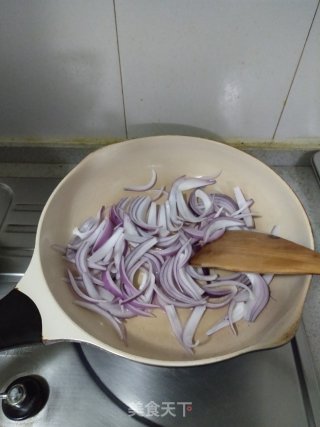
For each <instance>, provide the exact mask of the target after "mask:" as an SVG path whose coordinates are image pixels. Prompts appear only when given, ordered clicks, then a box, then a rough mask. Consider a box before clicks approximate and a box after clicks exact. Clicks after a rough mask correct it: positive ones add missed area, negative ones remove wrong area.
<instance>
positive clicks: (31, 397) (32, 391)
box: [0, 375, 49, 421]
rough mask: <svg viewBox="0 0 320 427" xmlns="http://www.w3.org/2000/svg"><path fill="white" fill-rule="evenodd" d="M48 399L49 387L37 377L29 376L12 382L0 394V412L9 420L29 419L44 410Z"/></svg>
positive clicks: (42, 379)
mask: <svg viewBox="0 0 320 427" xmlns="http://www.w3.org/2000/svg"><path fill="white" fill-rule="evenodd" d="M48 398H49V385H48V383H47V382H46V380H45V379H44V378H42V377H40V376H38V375H29V376H25V377H20V378H17V379H16V380H14V381H13V382H12V383H11V384H10V385H9V386H8V387H7V389H6V391H5V392H4V393H2V394H0V399H2V410H3V412H4V414H5V415H6V417H8V418H9V419H10V420H14V421H21V420H25V419H27V418H31V417H33V416H35V415H37V414H38V412H40V411H41V409H43V408H44V406H45V404H46V403H47V401H48Z"/></svg>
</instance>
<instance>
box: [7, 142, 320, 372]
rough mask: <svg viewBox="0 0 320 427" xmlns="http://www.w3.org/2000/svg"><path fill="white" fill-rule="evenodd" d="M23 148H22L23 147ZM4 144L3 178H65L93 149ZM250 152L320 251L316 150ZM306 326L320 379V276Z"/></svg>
mask: <svg viewBox="0 0 320 427" xmlns="http://www.w3.org/2000/svg"><path fill="white" fill-rule="evenodd" d="M21 147H22V148H21ZM21 147H17V146H14V147H12V149H10V147H9V146H6V147H1V146H0V182H1V177H9V176H10V177H15V176H17V177H22V176H25V177H32V176H37V177H39V176H43V177H56V178H62V177H63V176H65V175H66V174H67V173H68V171H70V170H71V169H72V168H73V167H74V166H75V164H76V163H77V162H78V161H79V160H80V159H81V158H83V157H84V156H85V155H87V154H88V153H89V152H90V151H93V150H94V149H96V148H98V147H95V146H91V147H89V148H88V147H77V146H75V147H72V148H70V147H67V148H64V147H58V148H57V147H50V146H47V147H41V148H39V146H33V147H30V148H29V147H26V146H25V145H22V146H21ZM244 151H247V152H248V153H249V154H251V155H253V156H254V157H256V158H258V159H260V160H261V161H263V162H264V163H266V164H268V165H269V166H270V167H271V168H272V169H273V170H274V171H275V172H276V173H277V174H279V175H280V176H281V177H282V178H283V179H284V180H285V181H286V182H287V183H288V184H289V185H290V186H291V188H292V189H293V190H294V191H295V193H296V194H297V196H298V198H299V199H300V201H301V202H302V204H303V206H304V208H305V210H306V212H307V215H308V216H309V218H310V222H311V226H312V229H313V233H314V238H315V247H316V249H317V250H320V186H319V184H318V182H317V179H316V176H315V173H314V171H313V168H312V166H311V159H312V156H313V154H314V153H315V151H306V152H304V150H294V151H291V150H290V149H287V150H279V151H277V150H276V149H272V150H270V149H269V150H268V149H267V150H266V149H263V148H261V149H260V148H254V149H245V148H244ZM302 322H303V324H304V328H305V331H306V335H307V338H308V342H309V346H310V349H311V353H312V356H313V359H314V364H315V368H316V371H317V374H318V378H320V277H319V276H313V278H312V283H311V287H310V290H309V293H308V295H307V299H306V302H305V306H304V311H303V319H302Z"/></svg>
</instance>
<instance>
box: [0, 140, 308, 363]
mask: <svg viewBox="0 0 320 427" xmlns="http://www.w3.org/2000/svg"><path fill="white" fill-rule="evenodd" d="M152 169H155V170H156V172H157V175H158V182H157V185H158V186H159V187H160V186H161V185H169V184H170V183H171V182H172V181H173V180H174V179H175V178H177V177H178V176H181V175H189V176H201V175H206V176H208V175H216V174H217V173H218V172H219V171H221V172H222V173H221V175H220V177H219V179H218V183H217V184H216V188H215V189H216V191H219V192H222V193H226V194H230V195H232V193H233V188H234V187H235V186H237V185H238V186H240V187H241V189H242V190H243V192H244V194H245V195H246V196H247V197H251V198H253V199H254V200H255V203H254V207H253V210H254V211H255V212H258V213H259V214H260V217H258V218H257V219H256V229H257V230H258V231H261V232H269V231H270V230H271V228H272V227H273V226H274V225H279V226H280V234H281V236H282V237H284V238H287V239H290V240H293V241H295V242H297V243H300V244H303V245H305V246H307V247H310V248H313V236H312V232H311V227H310V224H309V220H308V217H307V215H306V213H305V211H304V209H303V207H302V205H301V203H300V202H299V200H298V198H297V197H296V195H295V194H294V193H293V191H292V190H291V189H290V188H289V186H288V185H287V184H286V183H285V182H284V181H283V180H282V179H281V178H280V177H279V176H278V175H277V174H276V173H275V172H273V171H272V170H271V169H270V168H269V167H267V166H266V165H265V164H263V163H261V162H260V161H258V160H257V159H255V158H254V157H252V156H250V155H248V154H246V153H244V152H242V151H239V150H237V149H235V148H232V147H230V146H228V145H226V144H222V143H219V142H215V141H211V140H206V139H201V138H193V137H185V136H159V137H149V138H142V139H135V140H131V141H125V142H121V143H118V144H114V145H111V146H107V147H104V148H101V149H99V150H97V151H96V152H94V153H92V154H90V155H89V156H88V157H86V158H85V159H84V160H83V161H81V162H80V163H79V165H78V166H76V167H75V168H74V169H73V170H72V171H71V172H70V173H69V174H68V175H67V176H66V177H65V178H64V179H63V180H62V181H61V182H60V184H59V185H58V186H57V188H56V189H55V190H54V192H53V193H52V195H51V196H50V198H49V200H48V202H47V203H46V206H45V207H44V209H43V212H42V215H41V217H40V221H39V225H38V229H37V235H36V243H35V250H34V254H33V257H32V260H31V262H30V265H29V267H28V270H27V272H26V274H25V275H24V277H23V278H22V280H21V281H20V282H19V283H18V285H17V289H15V290H14V291H12V292H11V293H10V294H9V295H8V296H7V297H6V298H4V299H3V300H2V301H1V302H0V303H1V306H0V310H1V312H2V313H4V314H5V315H6V316H7V319H8V320H6V322H2V325H1V326H0V337H1V338H0V347H2V348H5V347H10V346H14V345H21V344H26V343H29V342H36V341H42V342H44V343H46V344H49V343H53V342H57V341H61V340H68V341H75V342H85V343H89V344H92V345H94V346H97V347H99V348H101V349H104V350H106V351H109V352H112V353H114V354H117V355H119V356H122V357H125V358H128V359H131V360H135V361H139V362H143V363H147V364H151V365H161V366H192V365H201V364H207V363H213V362H218V361H221V360H224V359H228V358H231V357H234V356H237V355H239V354H242V353H245V352H249V351H253V350H258V349H265V348H271V347H275V346H279V345H281V344H284V343H286V342H288V341H289V340H290V339H291V338H292V337H293V336H294V334H295V332H296V330H297V327H298V324H299V321H300V317H301V313H302V309H303V304H304V301H305V297H306V294H307V291H308V288H309V285H310V280H311V276H290V277H289V276H284V277H275V278H274V280H273V282H272V283H271V297H272V298H271V299H270V302H269V303H268V305H267V307H266V308H265V310H264V311H263V312H262V313H261V314H260V316H259V317H258V319H257V320H256V322H254V323H248V322H246V321H240V322H238V323H237V330H238V335H237V336H235V335H234V334H233V333H232V331H231V330H230V329H229V328H225V329H223V330H221V331H219V332H218V333H217V334H215V335H213V336H211V337H206V334H205V331H206V330H208V329H209V328H210V327H211V326H212V325H213V323H215V322H216V321H218V320H220V319H221V318H223V316H224V315H225V311H224V309H219V310H208V312H207V313H206V314H205V316H204V318H203V319H202V321H201V324H200V326H199V328H198V332H197V337H196V338H198V339H199V340H200V345H199V346H198V347H197V348H196V351H195V354H194V355H190V354H186V353H185V352H184V350H183V349H182V348H180V346H179V344H178V343H177V342H176V339H175V338H174V336H173V334H172V333H171V330H170V326H169V322H168V320H167V318H166V316H165V315H164V313H163V312H162V311H160V310H158V309H157V310H155V312H154V314H155V317H154V318H141V317H135V318H133V319H129V320H128V321H127V332H128V342H127V344H124V343H123V342H121V341H120V340H119V338H118V336H117V334H116V333H115V331H114V330H113V328H111V327H110V326H109V324H108V323H107V322H105V321H104V320H103V319H102V318H101V317H100V316H99V315H97V314H95V313H92V312H89V311H87V310H86V309H84V308H82V307H78V306H77V305H75V304H74V303H73V301H74V298H75V297H74V294H73V293H72V291H71V290H70V288H69V286H68V285H67V284H66V283H65V281H64V277H65V272H66V265H65V261H64V260H63V258H62V256H61V254H59V253H57V252H56V251H54V250H53V249H52V245H53V244H59V245H66V244H67V242H68V241H69V240H70V237H71V232H72V230H73V228H74V227H75V226H76V225H78V224H80V223H81V222H83V221H84V220H85V219H86V218H88V217H89V216H92V215H94V214H95V213H96V212H97V211H98V210H99V208H100V207H101V206H102V205H106V206H110V205H111V204H112V203H114V202H117V201H118V200H119V199H120V198H121V197H123V196H124V195H128V193H127V192H125V191H124V190H123V188H124V187H126V186H128V185H136V184H141V183H145V182H148V180H149V178H150V175H151V170H152ZM179 314H180V316H181V318H182V321H184V320H185V319H186V318H187V315H188V312H187V310H186V309H182V310H181V311H180V313H179Z"/></svg>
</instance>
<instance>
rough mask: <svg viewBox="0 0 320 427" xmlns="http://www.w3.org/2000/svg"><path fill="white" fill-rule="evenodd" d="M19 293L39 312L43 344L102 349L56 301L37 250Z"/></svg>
mask: <svg viewBox="0 0 320 427" xmlns="http://www.w3.org/2000/svg"><path fill="white" fill-rule="evenodd" d="M16 289H18V290H19V291H20V293H22V294H23V295H24V296H25V297H26V300H29V302H31V305H32V307H33V308H32V309H35V310H36V311H37V313H38V315H39V317H38V321H39V322H38V326H39V325H40V326H41V341H42V342H43V343H44V344H51V343H55V342H60V341H73V342H87V343H91V344H94V345H98V346H101V342H100V341H99V340H98V339H96V338H95V337H93V336H92V335H90V334H89V333H88V332H86V331H85V330H84V329H82V328H81V327H80V326H79V324H77V322H75V321H74V320H73V319H71V317H69V315H68V314H67V313H66V312H65V311H64V310H63V308H62V307H61V306H60V305H59V303H58V302H57V300H56V299H55V297H54V295H53V293H52V292H51V290H50V289H49V287H48V284H47V282H46V279H45V277H44V274H43V271H42V267H41V262H40V255H39V249H38V247H37V246H36V247H35V250H34V253H33V257H32V259H31V262H30V265H29V267H28V269H27V271H26V273H25V275H24V276H23V278H22V279H21V280H20V282H19V283H18V284H17V288H16ZM31 305H30V308H31ZM0 315H1V312H0ZM38 331H39V329H38V330H37V335H36V337H37V338H39V339H40V335H39V333H38Z"/></svg>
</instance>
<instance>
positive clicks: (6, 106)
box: [0, 0, 320, 140]
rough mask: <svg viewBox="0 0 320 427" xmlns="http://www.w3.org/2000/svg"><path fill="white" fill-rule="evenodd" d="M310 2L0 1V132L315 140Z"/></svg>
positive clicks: (319, 69) (319, 133) (315, 49)
mask: <svg viewBox="0 0 320 427" xmlns="http://www.w3.org/2000/svg"><path fill="white" fill-rule="evenodd" d="M318 3H319V0H281V1H279V0H241V1H239V0H197V1H192V0H161V1H155V0H154V1H152V0H135V1H128V0H114V1H113V0H90V1H89V0H68V1H64V0H28V1H21V0H0V100H1V101H0V138H1V139H2V138H3V137H17V138H19V137H20V138H24V137H36V138H37V137H41V138H43V139H50V138H55V137H58V138H68V139H70V138H71V139H72V138H76V137H89V138H94V137H120V138H121V137H123V138H125V137H126V136H127V135H128V136H129V137H136V136H143V135H151V134H164V133H182V134H188V135H201V136H213V137H216V138H218V139H219V138H220V139H232V138H236V139H254V140H270V139H272V137H273V134H274V132H275V130H276V128H277V132H276V139H285V138H295V137H296V138H303V137H318V138H319V137H320V120H319V118H320V117H319V116H320V107H319V105H320V102H319V99H320V78H319V75H320V53H319V46H318V41H319V37H320V16H319V15H320V11H319V12H318V16H317V17H316V20H315V22H314V25H313V28H312V31H311V34H310V37H309V39H308V42H307V45H306V48H305V50H304V54H303V57H302V60H301V63H300V66H299V68H298V71H297V74H296V78H295V81H294V83H293V85H292V88H291V91H290V95H289V97H288V102H287V104H286V106H285V109H284V111H283V114H282V116H281V120H280V122H279V126H278V127H277V123H278V121H279V117H280V114H281V112H282V109H283V105H284V102H285V99H286V97H287V95H288V91H289V88H290V87H291V83H292V78H293V76H294V73H295V70H296V67H297V64H298V62H299V58H300V57H301V53H302V49H303V46H304V43H305V40H306V37H307V35H308V31H309V29H310V25H311V23H312V19H313V16H314V13H315V10H316V7H317V4H318ZM114 5H115V9H116V16H115V14H114ZM116 22H117V26H116V24H115V23H116ZM117 30H118V35H119V40H117ZM118 41H119V47H120V52H118V43H117V42H118ZM119 53H120V60H121V71H122V77H123V86H122V85H121V74H120V67H119ZM123 95H124V98H123ZM124 106H125V110H126V119H127V120H126V121H125V114H124ZM126 126H127V128H128V132H127V131H126Z"/></svg>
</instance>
